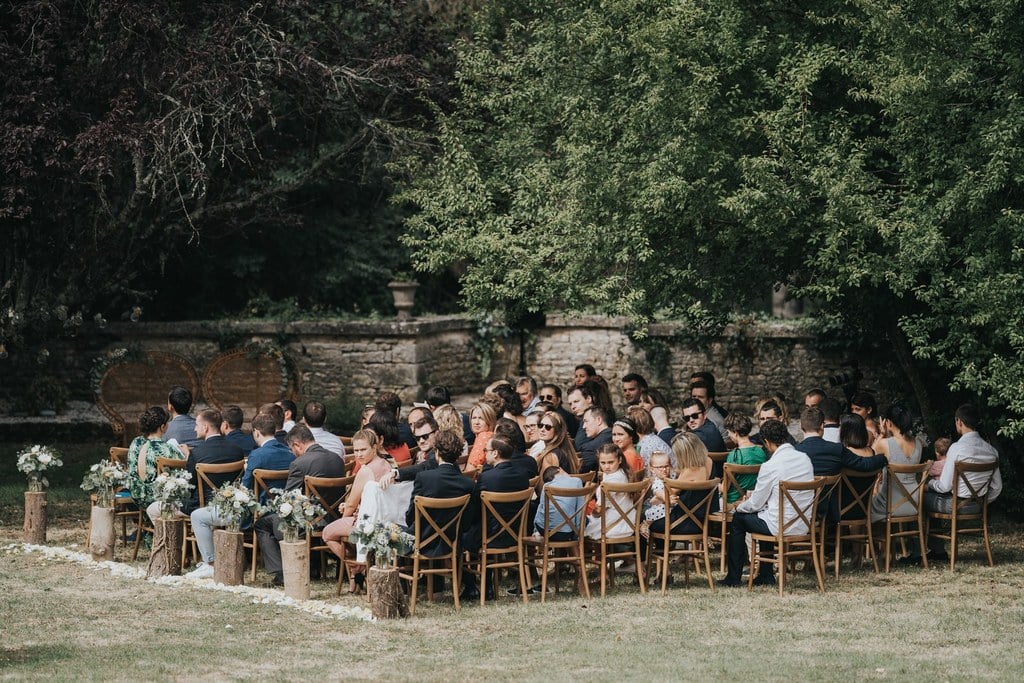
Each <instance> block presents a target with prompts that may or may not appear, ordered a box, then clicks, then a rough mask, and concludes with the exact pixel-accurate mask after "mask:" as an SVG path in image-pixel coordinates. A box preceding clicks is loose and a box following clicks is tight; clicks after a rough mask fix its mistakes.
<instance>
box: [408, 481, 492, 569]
mask: <svg viewBox="0 0 1024 683" xmlns="http://www.w3.org/2000/svg"><path fill="white" fill-rule="evenodd" d="M475 492H476V484H475V483H474V482H473V480H472V479H470V478H469V477H467V476H466V475H464V474H463V473H462V472H460V471H459V468H458V467H457V466H456V465H452V464H449V463H441V464H440V465H438V466H437V467H435V468H434V469H431V470H424V471H423V472H420V473H419V475H417V477H416V481H415V482H413V485H412V497H411V499H410V501H409V509H408V511H407V512H406V515H405V523H406V525H407V526H408V527H409V530H410V532H414V531H415V523H416V496H424V497H426V498H458V497H459V496H463V495H465V494H467V493H469V494H471V497H470V499H469V506H468V507H467V508H466V511H465V513H464V514H463V519H464V520H466V519H473V518H474V516H475V515H478V514H479V512H478V508H477V506H476V505H475V503H476V496H473V495H472V494H474V493H475ZM456 514H458V508H452V509H448V510H438V511H436V513H432V514H431V517H433V518H434V521H435V522H437V524H438V526H440V527H441V528H444V525H445V524H447V523H448V522H450V521H451V520H452V519H453V518H454V517H455V515H456ZM455 531H456V530H455V529H454V528H451V529H448V530H447V532H446V533H449V534H450V535H452V536H454V537H455V538H458V534H456V533H455ZM424 533H425V534H426V535H428V536H429V535H430V534H432V533H433V529H432V528H430V529H425V530H424ZM421 551H422V552H423V553H424V554H426V555H443V554H445V553H447V552H448V551H449V548H448V547H447V546H443V545H442V543H441V540H440V539H437V540H436V541H435V542H434V543H431V544H429V545H428V546H426V547H424V548H423V549H422V550H421Z"/></svg>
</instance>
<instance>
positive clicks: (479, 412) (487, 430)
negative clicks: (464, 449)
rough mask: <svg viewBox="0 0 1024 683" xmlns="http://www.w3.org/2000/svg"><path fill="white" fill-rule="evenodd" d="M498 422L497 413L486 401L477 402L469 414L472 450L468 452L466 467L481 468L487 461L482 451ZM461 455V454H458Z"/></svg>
mask: <svg viewBox="0 0 1024 683" xmlns="http://www.w3.org/2000/svg"><path fill="white" fill-rule="evenodd" d="M497 421H498V413H497V412H496V411H495V410H494V407H493V406H492V405H491V404H490V402H488V401H478V402H477V403H476V405H474V406H473V410H472V411H470V413H469V428H470V430H472V432H473V448H472V449H470V451H469V460H468V461H467V462H466V465H467V466H468V467H481V466H483V464H484V463H485V462H486V461H487V456H486V455H485V454H484V449H485V448H487V441H488V439H490V438H491V435H492V434H494V424H495V422H497ZM460 455H461V453H460Z"/></svg>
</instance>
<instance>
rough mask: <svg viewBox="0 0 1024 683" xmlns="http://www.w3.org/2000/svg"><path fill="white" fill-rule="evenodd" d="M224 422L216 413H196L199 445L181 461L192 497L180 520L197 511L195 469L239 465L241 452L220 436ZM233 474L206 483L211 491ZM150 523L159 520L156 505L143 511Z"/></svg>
mask: <svg viewBox="0 0 1024 683" xmlns="http://www.w3.org/2000/svg"><path fill="white" fill-rule="evenodd" d="M223 421H224V418H223V417H221V414H220V413H219V412H218V411H216V410H204V411H202V412H201V413H199V417H198V418H197V419H196V436H198V437H199V438H200V439H201V441H200V442H199V443H198V444H196V445H195V447H194V448H192V449H190V451H189V454H188V459H187V460H186V461H185V470H186V471H187V472H188V473H189V474H190V475H192V479H191V482H192V483H193V484H194V485H195V487H196V488H194V489H193V490H192V497H191V498H190V499H189V500H188V501H186V502H185V504H184V506H183V507H182V509H181V510H180V511H179V515H180V516H182V517H185V516H188V515H190V514H192V511H193V510H195V509H197V508H198V507H199V486H200V484H199V477H197V476H196V465H198V464H200V463H202V464H210V465H223V464H226V463H230V462H241V461H242V460H243V459H244V458H245V454H244V453H243V452H242V449H241V448H239V447H238V446H236V445H235V444H233V443H231V442H230V441H228V440H227V439H225V438H224V436H223V435H222V434H221V433H220V424H221V422H223ZM234 478H235V475H234V474H221V475H211V476H210V481H211V482H212V484H213V485H214V487H219V486H220V485H221V484H223V483H225V482H227V481H231V480H232V479H234ZM212 493H213V491H212V490H209V489H208V490H206V491H204V492H203V495H204V497H205V498H209V497H210V496H211V495H212ZM146 512H147V513H148V514H149V518H150V519H153V520H155V519H157V518H158V517H159V516H160V504H159V503H157V502H154V503H152V504H151V505H150V506H149V508H148V509H147V510H146Z"/></svg>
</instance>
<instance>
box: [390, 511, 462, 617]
mask: <svg viewBox="0 0 1024 683" xmlns="http://www.w3.org/2000/svg"><path fill="white" fill-rule="evenodd" d="M471 497H472V496H471V494H469V493H467V494H465V495H462V496H459V497H457V498H427V497H425V496H416V498H415V499H414V500H413V505H414V515H415V518H414V519H415V521H414V523H413V530H414V543H413V549H412V556H411V560H412V572H411V573H408V572H405V573H403V572H402V571H401V570H399V576H400V577H401V578H403V579H406V580H408V581H409V582H410V586H411V593H412V595H411V598H410V600H409V613H410V614H416V595H417V592H418V588H419V580H420V577H421V576H426V577H428V578H429V579H430V581H428V587H427V600H428V601H430V602H433V600H434V590H433V577H434V576H437V575H445V574H448V575H450V576H451V582H452V594H453V597H454V601H455V609H460V607H461V606H460V605H459V570H460V564H461V563H460V562H459V553H458V541H459V531H460V529H461V526H462V514H463V513H464V512H465V511H466V507H467V506H468V505H469V499H470V498H471ZM445 511H454V514H452V513H445ZM438 512H442V513H445V514H443V515H437V513H438ZM447 514H451V517H449V518H448V519H447V521H445V520H444V517H445V516H447ZM438 564H440V565H441V566H436V565H438ZM446 564H447V566H445V565H446ZM424 565H433V566H424Z"/></svg>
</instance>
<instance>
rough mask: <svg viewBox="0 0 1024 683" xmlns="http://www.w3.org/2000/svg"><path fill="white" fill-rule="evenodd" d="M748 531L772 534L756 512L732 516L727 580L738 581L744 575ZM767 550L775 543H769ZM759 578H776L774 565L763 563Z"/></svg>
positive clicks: (728, 544) (728, 542) (728, 541)
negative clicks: (773, 572)
mask: <svg viewBox="0 0 1024 683" xmlns="http://www.w3.org/2000/svg"><path fill="white" fill-rule="evenodd" d="M747 533H755V534H771V533H772V532H771V530H770V529H769V528H768V525H767V524H765V522H764V520H763V519H761V518H760V517H758V516H757V513H756V512H737V513H734V514H733V516H732V524H730V525H729V538H728V540H727V548H728V553H727V554H726V558H727V566H728V568H729V573H728V574H727V575H726V577H725V580H726V581H731V582H738V581H739V580H740V577H742V576H743V567H744V565H746V564H747V559H748V556H747ZM767 546H768V547H767V548H766V550H768V551H771V550H772V549H773V548H774V547H775V544H774V543H769V544H767ZM757 578H759V579H764V580H770V579H772V578H774V576H773V574H772V566H771V565H770V564H764V563H762V564H761V568H760V570H759V571H758V574H757Z"/></svg>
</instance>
